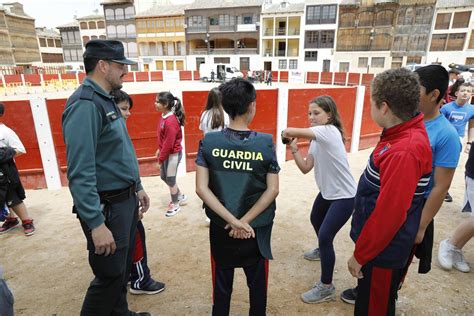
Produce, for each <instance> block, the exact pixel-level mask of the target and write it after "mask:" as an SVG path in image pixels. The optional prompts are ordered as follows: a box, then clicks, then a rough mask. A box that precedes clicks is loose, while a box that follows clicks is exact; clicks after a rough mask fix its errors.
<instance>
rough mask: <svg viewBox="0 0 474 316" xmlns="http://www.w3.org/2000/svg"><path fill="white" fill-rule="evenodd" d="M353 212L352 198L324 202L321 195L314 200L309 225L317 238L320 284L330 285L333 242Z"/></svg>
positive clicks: (332, 269)
mask: <svg viewBox="0 0 474 316" xmlns="http://www.w3.org/2000/svg"><path fill="white" fill-rule="evenodd" d="M353 210H354V198H349V199H339V200H325V199H324V198H323V196H322V195H321V193H319V194H318V196H317V197H316V200H314V204H313V210H312V211H311V224H313V227H314V230H315V232H316V235H317V237H318V243H319V251H320V255H321V282H323V283H324V284H331V283H332V274H333V271H334V264H335V262H336V254H335V253H334V246H333V241H334V237H336V234H337V232H338V231H339V230H340V229H341V228H342V226H344V224H345V223H346V222H347V221H348V220H349V218H350V217H351V215H352V211H353Z"/></svg>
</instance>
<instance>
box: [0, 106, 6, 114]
mask: <svg viewBox="0 0 474 316" xmlns="http://www.w3.org/2000/svg"><path fill="white" fill-rule="evenodd" d="M4 113H5V104H3V103H0V116H3V114H4Z"/></svg>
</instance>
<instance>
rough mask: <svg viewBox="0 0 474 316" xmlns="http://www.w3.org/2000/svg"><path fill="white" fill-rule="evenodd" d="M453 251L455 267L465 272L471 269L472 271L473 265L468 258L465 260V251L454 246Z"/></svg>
mask: <svg viewBox="0 0 474 316" xmlns="http://www.w3.org/2000/svg"><path fill="white" fill-rule="evenodd" d="M452 252H453V268H455V269H456V270H458V271H461V272H464V273H468V272H469V271H471V267H470V266H469V264H468V263H467V262H466V260H464V253H463V252H462V250H461V249H459V248H456V247H454V249H453V250H452Z"/></svg>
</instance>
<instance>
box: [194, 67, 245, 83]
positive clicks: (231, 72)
mask: <svg viewBox="0 0 474 316" xmlns="http://www.w3.org/2000/svg"><path fill="white" fill-rule="evenodd" d="M213 71H214V80H215V81H224V80H230V79H234V78H243V77H244V74H243V73H241V72H240V71H239V70H238V69H237V68H236V67H235V66H233V65H231V64H208V63H204V64H201V65H200V67H199V78H200V79H201V80H202V81H208V82H209V81H211V78H212V74H211V73H212V72H213Z"/></svg>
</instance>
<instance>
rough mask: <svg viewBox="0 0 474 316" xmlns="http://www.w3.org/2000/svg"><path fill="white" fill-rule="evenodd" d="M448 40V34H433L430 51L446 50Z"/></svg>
mask: <svg viewBox="0 0 474 316" xmlns="http://www.w3.org/2000/svg"><path fill="white" fill-rule="evenodd" d="M447 40H448V34H433V37H432V38H431V46H430V51H433V52H436V51H444V49H445V47H446V41H447Z"/></svg>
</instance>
